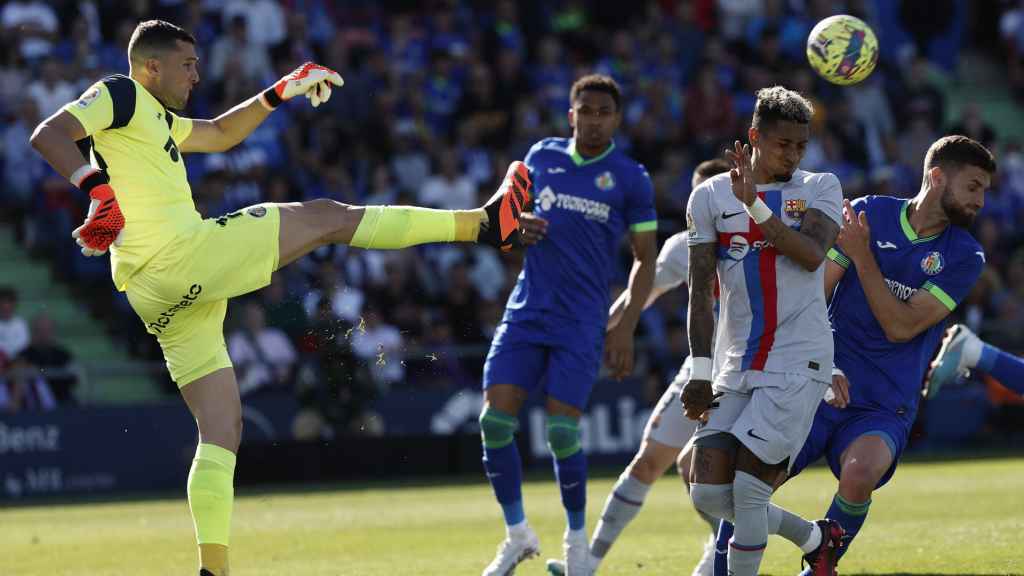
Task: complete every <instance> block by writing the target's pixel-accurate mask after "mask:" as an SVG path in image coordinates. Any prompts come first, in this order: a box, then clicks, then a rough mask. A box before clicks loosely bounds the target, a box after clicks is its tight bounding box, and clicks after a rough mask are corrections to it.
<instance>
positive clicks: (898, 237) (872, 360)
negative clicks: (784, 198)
mask: <svg viewBox="0 0 1024 576" xmlns="http://www.w3.org/2000/svg"><path fill="white" fill-rule="evenodd" d="M908 205H909V201H908V200H904V199H900V198H891V197H888V196H867V197H865V198H859V199H857V200H856V201H854V202H853V206H854V208H855V209H856V210H857V212H858V213H859V212H866V213H867V217H868V225H869V226H870V227H871V251H872V253H874V255H875V260H876V261H877V262H878V267H879V269H881V271H882V276H884V277H885V282H886V284H888V286H889V290H890V291H892V293H893V294H895V295H896V297H897V298H899V299H900V300H902V301H907V300H908V299H910V297H911V296H912V295H913V294H914V293H915V292H917V291H918V290H927V291H928V292H929V293H931V294H932V295H933V296H935V297H936V298H937V299H938V300H939V301H940V302H942V303H943V304H945V305H946V307H948V308H949V309H950V310H953V309H954V308H956V306H957V304H959V303H960V301H961V300H963V299H964V297H966V296H967V293H968V292H969V291H970V289H971V286H973V285H974V282H975V281H976V280H977V279H978V276H979V275H980V274H981V269H982V267H983V265H984V263H985V254H984V252H983V251H982V248H981V245H979V244H978V242H977V241H976V240H975V239H974V238H973V237H972V236H971V235H970V234H969V233H968V232H967V231H966V230H965V229H963V228H960V227H958V226H948V227H947V228H946V229H945V230H943V231H942V232H941V233H940V234H938V235H935V236H930V237H928V238H919V237H918V236H917V234H916V233H915V232H914V229H913V228H911V227H910V223H909V221H908V220H907V206H908ZM828 256H829V258H830V259H831V260H832V261H834V262H836V263H837V264H839V265H840V266H843V267H844V268H847V271H846V273H845V274H843V277H842V279H841V280H840V281H839V284H838V285H837V286H836V291H835V293H834V294H833V296H832V302H831V303H830V304H829V317H830V319H831V321H832V328H833V330H834V335H835V364H836V366H838V367H839V368H840V369H841V370H842V371H843V372H844V373H846V376H847V378H848V379H849V380H850V400H851V406H854V407H860V408H869V409H881V410H885V411H888V412H893V413H896V414H897V415H899V416H901V417H904V418H905V421H906V423H907V426H910V424H912V423H913V420H914V415H915V413H916V412H917V402H918V398H920V396H921V384H922V382H923V381H924V375H925V370H926V369H927V367H928V363H929V362H930V361H931V358H932V355H933V354H934V353H935V350H936V348H937V347H938V345H939V341H940V339H941V338H942V333H943V329H944V323H943V322H939V323H938V324H936V325H935V326H932V327H931V328H929V329H927V330H925V331H924V332H922V333H921V334H918V335H917V337H915V338H914V339H913V340H910V341H909V342H903V343H894V342H890V341H889V340H887V339H886V337H885V333H884V332H883V330H882V326H881V325H880V324H879V323H878V320H876V319H875V316H874V314H873V313H872V312H871V307H870V306H869V305H868V301H867V297H866V296H865V295H864V289H863V288H862V287H861V283H860V279H859V278H858V277H857V272H856V270H855V269H854V268H853V264H852V263H851V262H850V260H849V259H848V258H847V257H846V256H845V255H844V254H842V253H841V252H839V251H838V249H832V250H830V251H829V255H828Z"/></svg>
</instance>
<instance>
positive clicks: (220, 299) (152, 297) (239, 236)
mask: <svg viewBox="0 0 1024 576" xmlns="http://www.w3.org/2000/svg"><path fill="white" fill-rule="evenodd" d="M280 222H281V215H280V213H279V212H278V208H277V206H276V205H273V204H257V205H255V206H250V207H248V208H245V209H243V210H239V211H238V212H233V213H231V214H228V215H225V216H221V217H220V218H210V219H206V220H203V221H202V222H201V223H199V224H198V225H196V227H195V228H193V229H192V230H190V231H189V232H186V233H184V234H181V235H179V236H178V237H177V238H175V239H174V240H173V241H171V243H170V244H168V245H167V246H166V247H164V248H163V249H162V250H160V251H159V252H158V253H157V254H156V256H154V257H153V258H152V259H151V260H150V261H149V262H148V263H146V265H145V266H143V267H142V268H141V269H140V270H139V271H138V272H136V273H135V274H134V275H133V276H132V277H131V278H130V279H129V280H128V286H127V288H126V290H125V292H126V293H127V295H128V302H129V303H131V305H132V309H134V310H135V313H136V314H138V315H139V317H140V318H142V322H143V323H144V324H145V325H146V331H147V332H149V333H150V334H153V335H155V336H156V339H157V341H159V342H160V348H161V349H162V350H163V353H164V360H165V361H166V362H167V370H168V371H170V373H171V378H172V379H173V380H174V382H175V383H177V385H178V388H182V387H184V386H185V385H186V384H188V383H190V382H192V381H193V380H195V379H197V378H200V377H202V376H206V375H207V374H210V373H211V372H213V371H215V370H219V369H221V368H229V367H231V359H230V358H229V357H228V351H227V345H226V344H225V343H224V315H225V313H226V312H227V300H228V298H233V297H235V296H240V295H242V294H246V293H248V292H252V291H253V290H258V289H260V288H262V287H264V286H266V285H267V284H269V283H270V275H271V274H272V273H273V272H274V270H276V269H277V264H278V249H279V248H278V234H279V229H280Z"/></svg>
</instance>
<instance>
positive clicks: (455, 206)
mask: <svg viewBox="0 0 1024 576" xmlns="http://www.w3.org/2000/svg"><path fill="white" fill-rule="evenodd" d="M435 164H436V166H437V170H436V171H435V172H434V174H433V175H432V176H431V177H430V178H427V181H426V182H424V183H423V187H422V188H420V190H419V194H418V195H417V203H418V204H420V205H422V206H430V207H432V208H443V209H445V210H468V209H470V208H473V207H474V206H477V205H478V204H477V199H476V186H475V185H474V184H473V181H472V180H470V179H469V178H468V177H467V176H466V175H465V174H463V173H462V171H461V170H460V168H461V167H460V166H459V155H458V152H457V151H456V150H455V148H452V147H451V146H445V147H444V148H443V149H442V150H441V151H440V152H438V154H437V158H436V162H435Z"/></svg>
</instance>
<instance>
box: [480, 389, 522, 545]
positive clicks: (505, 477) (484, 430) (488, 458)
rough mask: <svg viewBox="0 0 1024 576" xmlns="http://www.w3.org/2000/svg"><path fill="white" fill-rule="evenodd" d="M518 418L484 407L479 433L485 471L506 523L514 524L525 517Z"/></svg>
mask: <svg viewBox="0 0 1024 576" xmlns="http://www.w3.org/2000/svg"><path fill="white" fill-rule="evenodd" d="M518 429H519V419H518V418H516V417H515V415H514V414H506V413H504V412H502V411H500V410H496V409H494V408H492V407H491V406H490V405H487V406H485V407H484V410H483V412H481V414H480V436H481V439H482V440H483V444H484V470H486V471H487V479H488V480H490V482H491V487H492V488H494V495H495V496H496V497H497V498H498V503H499V504H501V511H502V513H503V514H504V515H505V525H506V526H514V525H516V524H519V523H520V522H522V521H523V520H525V519H526V515H525V514H524V513H523V490H522V486H523V463H522V460H521V459H520V458H519V448H517V447H516V442H515V433H516V430H518Z"/></svg>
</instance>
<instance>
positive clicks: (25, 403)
mask: <svg viewBox="0 0 1024 576" xmlns="http://www.w3.org/2000/svg"><path fill="white" fill-rule="evenodd" d="M56 407H57V401H56V400H55V399H54V397H53V392H51V391H50V387H49V385H47V383H46V380H45V379H43V377H42V376H40V375H39V371H38V370H36V369H35V368H34V367H32V366H30V365H29V364H28V363H27V362H25V361H24V360H22V359H20V358H17V359H15V360H14V362H12V363H11V364H10V365H9V366H7V368H6V369H4V370H0V413H4V412H6V413H9V414H11V413H18V412H45V411H47V410H53V409H54V408H56Z"/></svg>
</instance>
